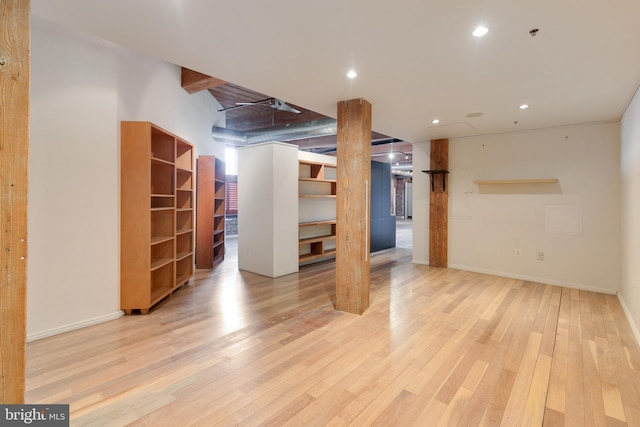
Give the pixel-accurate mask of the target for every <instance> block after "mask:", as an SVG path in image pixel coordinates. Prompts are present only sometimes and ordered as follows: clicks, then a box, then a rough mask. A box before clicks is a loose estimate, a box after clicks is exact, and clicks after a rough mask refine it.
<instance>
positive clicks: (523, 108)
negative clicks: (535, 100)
mask: <svg viewBox="0 0 640 427" xmlns="http://www.w3.org/2000/svg"><path fill="white" fill-rule="evenodd" d="M518 108H520V109H521V110H526V109H527V108H529V105H528V104H522V105H521V106H519V107H518Z"/></svg>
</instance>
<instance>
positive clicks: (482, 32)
mask: <svg viewBox="0 0 640 427" xmlns="http://www.w3.org/2000/svg"><path fill="white" fill-rule="evenodd" d="M488 32H489V29H488V28H487V27H483V26H480V27H476V29H475V30H473V33H472V34H473V35H474V36H476V37H482V36H484V35H485V34H487V33H488Z"/></svg>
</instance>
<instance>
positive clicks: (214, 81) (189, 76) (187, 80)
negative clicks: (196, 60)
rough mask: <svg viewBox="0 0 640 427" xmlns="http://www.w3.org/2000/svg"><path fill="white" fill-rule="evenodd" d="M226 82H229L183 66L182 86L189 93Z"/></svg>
mask: <svg viewBox="0 0 640 427" xmlns="http://www.w3.org/2000/svg"><path fill="white" fill-rule="evenodd" d="M225 83H227V82H225V81H224V80H220V79H218V78H215V77H211V76H207V75H206V74H202V73H199V72H197V71H193V70H190V69H188V68H184V67H182V88H183V89H184V90H186V91H187V92H189V93H196V92H200V91H203V90H207V89H212V88H214V87H216V86H220V85H223V84H225Z"/></svg>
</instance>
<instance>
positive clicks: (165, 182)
mask: <svg viewBox="0 0 640 427" xmlns="http://www.w3.org/2000/svg"><path fill="white" fill-rule="evenodd" d="M120 177H121V179H120V185H121V189H120V199H121V200H120V224H121V227H120V307H121V309H123V310H124V311H125V313H126V314H131V313H132V312H133V311H135V310H139V311H140V312H141V313H143V314H146V313H148V312H149V309H150V308H151V307H152V306H153V305H155V304H156V303H158V302H159V301H161V300H162V299H163V298H165V297H166V296H167V295H169V294H171V293H172V292H173V291H174V290H176V289H177V288H178V287H180V286H182V285H184V284H185V283H186V282H188V281H189V279H190V278H191V277H192V276H193V261H194V260H193V215H194V212H193V185H192V182H193V146H192V145H191V144H190V143H188V142H186V141H184V140H182V139H181V138H179V137H177V136H175V135H173V134H171V133H170V132H167V131H165V130H164V129H162V128H160V127H158V126H156V125H154V124H152V123H150V122H126V121H125V122H122V123H121V170H120Z"/></svg>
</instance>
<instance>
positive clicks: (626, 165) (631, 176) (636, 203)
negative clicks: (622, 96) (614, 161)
mask: <svg viewBox="0 0 640 427" xmlns="http://www.w3.org/2000/svg"><path fill="white" fill-rule="evenodd" d="M621 141H622V143H621V145H622V147H621V155H620V173H621V177H622V178H621V181H622V182H621V189H622V190H621V193H622V195H621V199H622V201H621V216H620V228H621V236H622V242H621V275H622V277H621V282H620V293H619V296H620V300H621V301H622V304H623V306H624V307H625V311H626V312H627V316H628V317H629V320H630V321H631V325H632V327H633V328H634V332H635V334H636V338H637V339H638V341H640V332H639V331H640V262H639V260H640V92H637V93H636V95H635V97H634V98H633V100H632V102H631V104H630V105H629V108H628V109H627V111H626V113H625V115H624V117H623V118H622V131H621Z"/></svg>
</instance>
